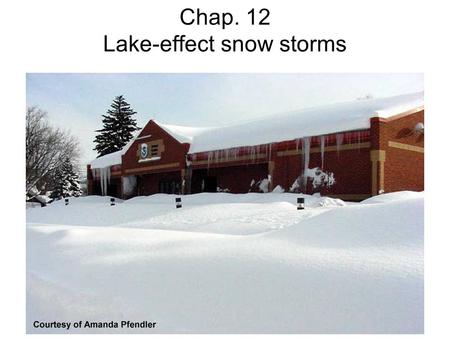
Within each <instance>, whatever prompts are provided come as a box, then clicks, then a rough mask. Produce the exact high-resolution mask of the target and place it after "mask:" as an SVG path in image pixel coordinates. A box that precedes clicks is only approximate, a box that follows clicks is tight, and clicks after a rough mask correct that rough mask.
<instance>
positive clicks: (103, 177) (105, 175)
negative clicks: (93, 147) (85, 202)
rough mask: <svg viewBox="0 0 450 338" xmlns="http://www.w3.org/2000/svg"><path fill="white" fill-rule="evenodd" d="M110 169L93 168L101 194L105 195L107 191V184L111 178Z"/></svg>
mask: <svg viewBox="0 0 450 338" xmlns="http://www.w3.org/2000/svg"><path fill="white" fill-rule="evenodd" d="M110 169H111V168H110V167H106V168H98V169H94V173H95V177H96V178H98V179H99V181H100V189H101V191H102V195H103V196H106V195H107V193H108V185H109V182H110V179H111V170H110Z"/></svg>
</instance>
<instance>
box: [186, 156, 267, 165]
mask: <svg viewBox="0 0 450 338" xmlns="http://www.w3.org/2000/svg"><path fill="white" fill-rule="evenodd" d="M266 157H267V156H266V154H256V155H253V156H252V155H245V156H240V157H236V158H231V159H229V158H219V159H214V160H212V161H208V160H201V161H192V165H202V164H208V162H209V163H211V164H215V163H224V162H238V161H245V160H253V159H256V160H260V159H264V158H266Z"/></svg>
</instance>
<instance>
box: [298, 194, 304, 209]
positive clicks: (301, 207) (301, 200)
mask: <svg viewBox="0 0 450 338" xmlns="http://www.w3.org/2000/svg"><path fill="white" fill-rule="evenodd" d="M303 209H305V199H304V198H303V197H297V210H303Z"/></svg>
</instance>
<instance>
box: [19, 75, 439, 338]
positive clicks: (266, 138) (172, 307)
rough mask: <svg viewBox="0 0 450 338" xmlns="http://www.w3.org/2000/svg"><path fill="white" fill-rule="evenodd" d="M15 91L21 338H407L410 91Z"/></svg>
mask: <svg viewBox="0 0 450 338" xmlns="http://www.w3.org/2000/svg"><path fill="white" fill-rule="evenodd" d="M25 78H26V112H25V114H24V115H25V117H24V119H23V121H24V122H25V149H22V151H24V152H25V175H26V178H25V188H26V189H25V200H26V203H25V204H26V231H25V232H26V325H25V326H26V332H27V333H69V334H76V333H131V334H140V333H141V334H142V333H163V334H178V333H181V334H204V333H210V334H277V333H286V334H423V333H424V307H425V304H424V303H425V302H424V190H425V188H424V166H425V160H424V155H425V141H424V138H425V127H424V126H425V100H424V92H425V86H424V73H421V72H417V73H416V72H414V73H413V72H376V73H375V72H367V73H365V72H314V73H307V72H289V73H283V72H248V73H244V72H189V73H184V72H179V73H175V72H174V73H171V72H141V73H139V72H138V73H133V72H116V73H115V72H106V73H102V72H99V73H89V72H66V73H64V72H27V73H26V75H25ZM427 93H428V87H427ZM427 95H428V94H427ZM427 105H428V96H427ZM427 116H428V115H427ZM427 118H428V117H427ZM16 148H19V149H17V150H18V151H20V150H21V149H20V146H19V147H17V146H16ZM430 149H431V148H430ZM427 189H428V187H427ZM427 191H428V190H427ZM21 196H22V198H23V195H21ZM22 203H23V202H22ZM22 205H23V204H22ZM22 227H23V225H22ZM427 264H428V262H427ZM24 291H25V290H24Z"/></svg>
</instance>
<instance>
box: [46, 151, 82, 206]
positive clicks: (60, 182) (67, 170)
mask: <svg viewBox="0 0 450 338" xmlns="http://www.w3.org/2000/svg"><path fill="white" fill-rule="evenodd" d="M52 182H53V189H52V192H51V194H50V197H51V198H53V199H61V198H64V197H78V196H81V195H82V190H81V187H80V178H79V176H78V173H77V172H76V170H75V167H74V165H73V164H72V162H71V161H70V158H68V157H66V158H64V160H63V162H62V163H61V164H60V165H59V166H58V168H57V169H56V170H55V173H54V174H53V177H52Z"/></svg>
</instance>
